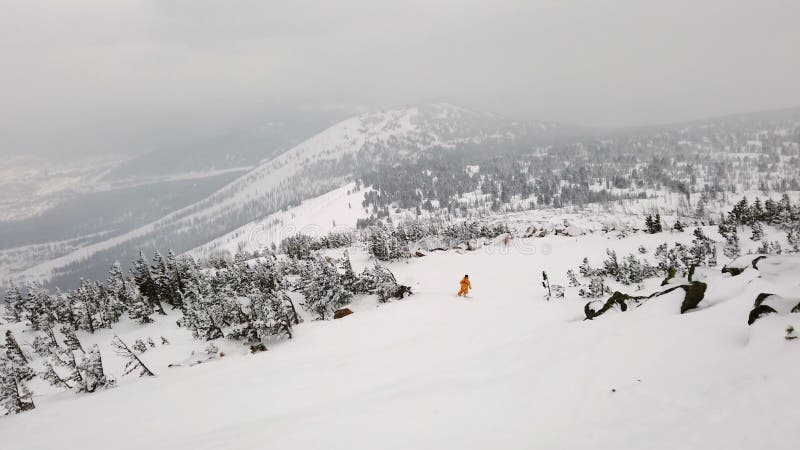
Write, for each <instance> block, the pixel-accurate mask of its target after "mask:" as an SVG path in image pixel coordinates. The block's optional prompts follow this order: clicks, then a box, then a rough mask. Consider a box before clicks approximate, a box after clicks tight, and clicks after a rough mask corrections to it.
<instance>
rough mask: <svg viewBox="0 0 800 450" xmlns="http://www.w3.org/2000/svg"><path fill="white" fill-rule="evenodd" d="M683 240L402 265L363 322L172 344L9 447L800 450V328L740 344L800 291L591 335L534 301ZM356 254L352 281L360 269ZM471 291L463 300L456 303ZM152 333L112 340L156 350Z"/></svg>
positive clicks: (772, 285)
mask: <svg viewBox="0 0 800 450" xmlns="http://www.w3.org/2000/svg"><path fill="white" fill-rule="evenodd" d="M672 236H675V237H678V238H681V239H683V238H684V237H687V236H691V234H690V233H688V232H687V233H682V234H679V233H675V234H671V233H662V234H661V235H660V236H659V235H645V236H643V235H636V236H632V237H628V238H625V239H622V240H617V239H604V235H597V234H596V235H588V236H581V237H577V238H565V237H561V236H548V237H545V238H540V239H529V240H525V241H529V242H530V243H531V245H535V246H536V247H535V248H544V246H545V245H546V246H548V247H549V249H550V250H549V253H547V254H545V252H543V251H537V252H531V251H530V249H529V248H528V247H526V246H524V245H522V244H523V242H519V243H517V244H514V245H510V246H509V247H504V246H502V244H499V246H488V247H485V248H483V249H481V250H479V251H476V252H464V253H463V254H460V253H458V252H454V251H450V252H434V253H432V254H430V255H428V256H426V257H423V258H418V259H413V260H410V261H401V262H397V263H392V264H390V265H389V267H390V268H391V270H392V271H393V272H394V273H395V274H396V276H397V279H398V281H399V282H400V283H403V284H408V285H411V286H412V288H413V289H414V291H415V295H414V296H412V297H410V298H409V299H407V300H403V301H395V302H392V303H389V304H386V305H381V306H380V307H375V303H374V299H372V298H369V297H360V298H357V299H356V300H355V301H354V304H353V305H352V309H353V310H354V311H355V314H353V315H351V316H348V317H346V318H344V319H341V320H335V321H325V322H308V321H307V322H306V323H304V324H301V325H299V326H298V327H296V329H295V331H296V332H295V338H294V339H292V340H290V341H284V342H281V343H277V344H273V345H271V346H270V348H269V351H268V352H265V353H260V354H257V355H253V356H245V355H243V354H241V353H242V351H241V350H239V351H238V352H235V351H234V350H233V348H235V347H236V345H235V344H232V345H231V348H230V349H226V348H225V347H223V346H222V345H220V348H221V349H223V351H225V350H227V351H228V352H231V353H230V354H228V355H226V357H225V358H222V360H221V361H213V362H209V363H206V364H202V365H200V366H196V367H192V368H171V369H167V368H165V367H164V365H165V364H166V363H167V361H168V360H170V359H173V358H181V359H182V358H185V357H186V356H188V351H189V349H190V348H196V349H202V347H203V346H204V345H205V344H204V343H201V342H198V341H191V340H189V339H188V333H187V336H183V337H182V336H180V335H174V336H168V338H170V339H171V340H173V343H172V345H171V346H170V347H164V348H163V349H167V348H169V350H168V352H169V354H168V355H167V354H166V353H167V350H162V348H160V347H159V348H157V349H154V350H150V351H148V352H147V353H145V354H144V359H145V361H148V362H151V363H152V364H153V365H154V367H153V369H154V370H155V371H156V372H157V373H158V377H157V378H154V379H142V380H136V379H125V380H121V385H120V386H119V387H118V388H116V389H112V390H109V391H105V392H102V393H98V394H92V395H86V396H82V397H81V398H78V399H74V395H73V394H69V393H67V394H59V396H66V397H70V396H71V397H72V398H70V401H66V399H63V400H64V401H62V398H59V399H58V400H57V401H47V402H46V403H47V404H44V403H45V402H43V403H42V405H40V406H41V407H39V408H37V409H36V410H34V411H32V412H29V413H25V414H21V415H19V416H14V417H8V418H4V419H3V420H0V435H1V436H3V444H4V448H6V445H8V447H7V448H14V449H57V448H65V449H66V448H108V447H113V448H124V449H141V448H165V449H166V448H169V449H212V448H227V449H249V448H281V449H408V448H415V449H442V448H454V449H455V448H458V449H472V448H474V449H485V448H504V449H523V448H524V449H530V448H542V449H546V448H569V449H583V448H631V449H634V448H655V449H674V448H682V449H692V448H697V449H707V448H726V449H747V448H777V449H782V448H786V449H789V448H794V443H796V442H797V439H798V438H800V431H798V429H797V427H796V426H794V425H793V422H792V420H791V418H792V417H793V411H794V409H795V405H796V404H797V403H798V401H799V400H800V392H798V391H797V390H796V389H793V386H794V384H796V383H795V381H796V377H797V373H798V369H800V358H799V357H800V345H798V344H797V341H786V340H785V339H783V329H784V328H785V326H786V325H788V324H790V323H793V324H794V326H795V328H798V329H800V320H798V318H796V317H790V316H774V315H773V316H767V317H764V318H763V319H761V320H759V321H758V322H756V323H755V324H754V325H753V326H752V327H748V326H747V314H748V312H749V310H750V308H751V307H752V303H753V300H754V299H755V296H756V295H757V294H758V293H760V292H764V291H765V290H767V289H769V290H768V292H774V293H777V294H781V295H785V296H789V297H791V296H794V297H796V296H797V294H796V293H797V292H798V290H797V288H798V281H797V279H796V274H792V273H791V272H788V273H786V271H784V272H783V274H782V275H781V272H780V271H777V270H772V271H769V273H770V275H769V276H768V277H762V278H759V272H758V271H756V270H753V269H748V270H746V271H745V272H743V273H742V274H741V275H739V276H737V277H730V276H728V275H723V274H721V273H720V272H719V268H717V269H713V270H708V272H707V275H708V283H709V289H708V291H707V293H706V300H704V301H703V303H701V308H700V309H698V310H695V311H692V312H689V313H687V314H684V315H680V314H679V304H680V298H679V296H676V295H675V294H673V295H668V296H664V297H661V298H658V299H655V300H653V301H651V302H648V303H646V304H644V305H643V306H641V307H640V308H635V309H633V310H631V311H628V312H626V313H622V314H608V315H604V316H602V317H599V318H596V319H595V320H593V321H583V320H582V319H583V312H582V308H583V304H584V303H585V299H579V298H577V296H575V295H574V293H573V292H572V291H570V290H569V289H568V291H567V298H566V299H564V300H558V301H553V302H545V301H544V300H543V299H542V295H543V291H542V289H541V287H540V286H539V281H540V280H541V272H542V270H547V271H548V273H549V274H550V276H551V279H552V281H553V282H554V283H561V282H563V280H564V273H565V272H566V270H567V269H569V268H576V267H577V265H578V264H579V263H580V260H581V259H582V257H583V256H584V255H586V256H589V258H590V260H591V261H592V263H593V265H597V264H599V262H600V261H601V260H602V259H603V257H604V254H605V248H606V247H608V248H612V249H615V250H617V252H618V254H620V255H622V254H627V253H628V252H635V249H636V248H637V247H638V245H639V244H640V243H645V246H647V247H649V248H651V249H652V247H654V246H655V245H657V244H658V243H660V242H663V241H665V240H668V238H671V237H672ZM643 239H645V240H648V239H649V240H652V241H653V243H652V244H650V243H648V242H643ZM743 241H744V240H743ZM526 248H528V249H527V250H525V249H526ZM350 251H351V254H352V255H353V264H354V268H355V270H356V271H359V270H360V269H361V267H363V265H365V264H367V263H368V261H367V260H366V256H365V255H364V254H363V253H360V252H359V251H358V249H355V248H354V249H350ZM795 258H796V257H795ZM795 267H796V266H795ZM465 273H468V274H469V275H470V278H471V279H472V282H473V286H474V290H473V291H472V293H471V295H472V299H467V300H464V299H458V298H456V297H455V292H456V291H457V289H458V280H459V279H460V277H461V276H463V275H464V274H465ZM564 284H566V283H564ZM648 288H651V286H649V285H648ZM629 289H632V287H629ZM627 292H630V291H627ZM171 319H172V318H171V317H170V318H164V319H163V320H171ZM161 323H163V322H161ZM150 327H152V332H148V328H147V327H143V328H135V327H131V329H129V330H126V329H119V330H116V331H117V333H119V334H120V335H122V336H123V338H126V336H130V338H129V339H132V338H133V336H134V335H140V336H147V335H153V337H154V339H155V338H156V336H155V335H156V334H157V333H156V330H158V329H159V323H157V324H153V325H150ZM128 333H131V334H128ZM81 337H82V338H83V337H84V336H81ZM95 337H96V338H97V339H99V340H103V339H102V338H105V340H106V341H110V338H108V337H102V338H101V337H100V336H96V335H95ZM93 338H94V337H93ZM240 348H241V347H240ZM106 349H107V347H106V348H104V349H103V351H104V353H103V356H104V360H105V359H107V358H106V353H105V351H106ZM151 352H153V353H151ZM158 352H163V353H164V354H159V353H158ZM109 358H113V356H110V357H109ZM148 358H153V359H148ZM170 362H174V359H173V360H172V361H170ZM115 370H116V369H115ZM112 372H113V373H115V374H116V373H118V372H116V371H114V370H112Z"/></svg>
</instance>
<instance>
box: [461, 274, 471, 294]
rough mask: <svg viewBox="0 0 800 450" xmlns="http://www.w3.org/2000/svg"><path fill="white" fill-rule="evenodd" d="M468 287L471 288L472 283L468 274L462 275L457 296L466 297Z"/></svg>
mask: <svg viewBox="0 0 800 450" xmlns="http://www.w3.org/2000/svg"><path fill="white" fill-rule="evenodd" d="M470 289H472V283H470V282H469V275H464V278H462V279H461V290H460V291H458V296H459V297H461V296H462V295H463V296H464V297H466V296H467V294H468V293H469V290H470Z"/></svg>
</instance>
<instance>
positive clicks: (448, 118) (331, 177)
mask: <svg viewBox="0 0 800 450" xmlns="http://www.w3.org/2000/svg"><path fill="white" fill-rule="evenodd" d="M557 130H558V127H557V126H555V125H549V124H543V123H518V122H513V121H510V120H507V119H504V118H502V117H498V116H494V115H490V114H484V113H478V112H473V111H469V110H466V109H463V108H459V107H456V106H452V105H448V104H431V105H424V106H419V107H408V108H398V109H391V110H387V111H381V112H376V113H368V114H363V115H360V116H356V117H353V118H350V119H347V120H344V121H342V122H340V123H338V124H336V125H334V126H332V127H330V128H328V129H327V130H325V131H323V132H321V133H319V134H317V135H315V136H313V137H311V138H310V139H308V140H306V141H304V142H302V143H300V144H299V145H297V146H295V147H294V148H292V149H290V150H288V151H286V152H285V153H283V154H281V155H279V156H277V157H275V158H273V159H270V160H268V161H266V162H264V163H263V164H261V165H260V166H258V167H256V168H255V169H253V170H251V171H250V172H248V173H246V174H245V175H243V176H241V177H240V178H238V179H236V180H235V181H233V182H232V183H230V184H228V185H227V186H225V187H223V188H222V189H220V190H218V191H216V192H215V193H213V194H212V195H210V196H208V197H207V198H205V199H203V200H201V201H199V202H197V203H195V204H192V205H190V206H188V207H185V208H182V209H180V210H178V211H175V212H173V213H171V214H169V215H167V216H165V217H163V218H162V219H159V220H157V221H154V222H152V223H149V224H147V225H144V226H141V227H139V228H137V229H134V230H132V231H129V232H127V233H124V234H121V235H117V236H113V237H111V238H109V239H106V240H102V241H99V242H93V243H91V244H89V245H86V246H83V247H80V248H78V249H75V250H74V251H71V252H69V253H67V254H64V255H61V256H59V257H57V258H54V259H52V260H48V261H45V262H42V263H40V264H37V265H35V266H33V267H28V268H25V270H22V271H19V269H20V268H10V270H11V271H9V272H8V273H5V274H3V275H4V278H9V277H14V278H21V279H43V278H44V279H47V278H52V277H54V276H59V277H60V279H61V281H65V280H72V281H74V280H75V279H77V278H76V277H77V276H78V275H84V276H99V275H100V274H101V273H103V272H104V271H105V270H106V269H107V268H108V266H109V265H110V264H111V263H113V262H114V261H115V260H116V259H119V258H120V255H126V254H127V255H130V254H135V253H136V252H137V251H138V250H139V249H142V248H144V249H150V248H162V249H164V248H172V249H175V250H177V251H186V250H188V249H191V248H194V247H196V246H199V245H203V244H206V243H207V242H209V241H212V240H213V239H215V238H218V237H220V236H223V235H225V234H226V233H229V232H232V231H234V230H236V229H237V228H239V227H241V226H244V225H246V224H248V223H250V222H252V221H254V220H257V219H261V218H265V217H266V216H268V215H269V214H271V213H274V212H276V211H279V210H281V209H283V208H286V207H287V206H290V205H293V204H298V203H300V202H301V201H302V200H304V199H306V198H311V197H316V196H319V195H321V194H324V193H326V192H329V191H331V190H334V189H337V188H340V187H342V186H344V185H345V184H346V183H348V182H349V181H350V180H351V179H352V177H353V175H354V171H355V168H356V167H357V166H358V165H359V164H361V163H364V162H366V163H370V162H372V161H374V160H375V158H387V157H388V158H400V159H403V158H411V157H413V156H414V155H415V154H417V153H419V152H424V151H428V150H432V149H442V148H449V147H454V146H456V145H458V144H459V143H465V142H469V143H473V144H478V143H482V142H489V141H493V142H500V141H502V142H508V141H513V140H514V139H516V138H518V137H521V136H525V137H528V138H529V137H530V136H542V137H544V136H549V135H551V134H552V133H554V132H556V131H557Z"/></svg>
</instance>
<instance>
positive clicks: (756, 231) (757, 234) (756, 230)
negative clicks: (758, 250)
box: [750, 222, 764, 242]
mask: <svg viewBox="0 0 800 450" xmlns="http://www.w3.org/2000/svg"><path fill="white" fill-rule="evenodd" d="M752 228H753V234H751V235H750V240H751V241H753V242H758V241H760V240H762V239H764V227H762V226H761V222H753V225H752Z"/></svg>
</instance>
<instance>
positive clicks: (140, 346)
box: [131, 339, 147, 353]
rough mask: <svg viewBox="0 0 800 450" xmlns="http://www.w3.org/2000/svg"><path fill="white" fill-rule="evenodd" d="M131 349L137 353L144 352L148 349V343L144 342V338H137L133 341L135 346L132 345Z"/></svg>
mask: <svg viewBox="0 0 800 450" xmlns="http://www.w3.org/2000/svg"><path fill="white" fill-rule="evenodd" d="M131 349H133V351H135V352H137V353H144V352H146V351H147V345H146V344H145V343H144V341H143V340H141V339H136V340H135V341H134V342H133V346H131Z"/></svg>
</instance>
